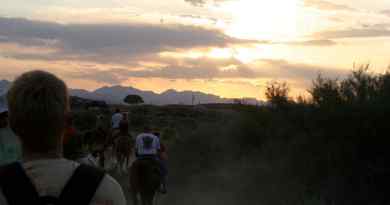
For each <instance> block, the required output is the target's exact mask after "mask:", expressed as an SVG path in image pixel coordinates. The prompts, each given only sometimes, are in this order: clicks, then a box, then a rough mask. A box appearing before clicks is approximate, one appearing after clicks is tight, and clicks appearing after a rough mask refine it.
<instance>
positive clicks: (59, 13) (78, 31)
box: [0, 0, 390, 99]
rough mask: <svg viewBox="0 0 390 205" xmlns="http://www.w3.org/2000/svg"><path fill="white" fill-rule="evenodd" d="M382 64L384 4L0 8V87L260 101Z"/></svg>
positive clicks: (245, 0) (387, 45) (336, 0)
mask: <svg viewBox="0 0 390 205" xmlns="http://www.w3.org/2000/svg"><path fill="white" fill-rule="evenodd" d="M365 63H370V64H371V65H372V72H385V71H386V69H387V67H388V65H389V64H390V1H389V0H272V1H271V0H161V1H158V0H139V1H135V0H82V1H81V0H63V1H57V0H34V1H32V0H2V1H1V6H0V79H8V80H12V79H13V78H15V76H17V75H18V74H21V73H22V72H24V71H27V70H32V69H44V70H48V71H51V72H53V73H55V74H57V75H59V76H60V77H62V78H63V79H64V80H65V81H66V82H67V83H68V85H69V87H71V88H83V89H87V90H93V89H96V88H98V87H101V86H105V85H124V86H133V87H136V88H139V89H144V90H153V91H155V92H162V91H165V90H167V89H171V88H173V89H176V90H197V91H202V92H206V93H212V94H216V95H220V96H223V97H255V98H258V99H262V98H263V91H264V86H265V84H266V82H267V81H270V80H281V81H286V82H288V83H289V84H290V86H291V88H292V92H293V93H292V95H299V94H304V93H305V91H306V90H307V88H308V87H309V86H310V84H311V81H312V79H313V78H315V77H316V76H317V74H318V73H322V74H323V75H325V76H330V77H339V78H342V77H343V76H345V75H347V74H348V72H349V71H350V70H351V69H352V68H353V65H354V64H356V65H359V64H365Z"/></svg>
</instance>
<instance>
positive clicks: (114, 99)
mask: <svg viewBox="0 0 390 205" xmlns="http://www.w3.org/2000/svg"><path fill="white" fill-rule="evenodd" d="M10 84H11V82H9V81H6V80H1V81H0V95H2V94H4V93H5V91H6V90H7V89H8V88H9V86H10ZM69 92H70V95H71V96H76V97H80V98H85V99H90V100H98V101H105V102H106V103H108V104H122V103H123V99H124V98H125V97H126V96H127V95H130V94H132V95H139V96H141V97H142V99H143V100H144V102H145V103H146V104H154V105H167V104H185V105H191V104H210V103H234V102H235V99H231V98H222V97H219V96H217V95H213V94H207V93H202V92H198V91H176V90H173V89H170V90H167V91H165V92H163V93H160V94H159V93H155V92H153V91H144V90H140V89H136V88H133V87H124V86H111V87H108V86H105V87H102V88H99V89H96V90H94V91H87V90H82V89H70V90H69ZM242 100H243V101H244V103H246V104H253V105H256V104H262V103H263V102H261V101H258V100H256V99H254V98H244V99H242Z"/></svg>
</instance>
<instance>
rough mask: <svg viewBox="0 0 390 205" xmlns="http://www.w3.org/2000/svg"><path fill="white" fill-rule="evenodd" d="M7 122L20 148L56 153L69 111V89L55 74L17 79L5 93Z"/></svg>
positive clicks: (35, 151)
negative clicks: (7, 109)
mask: <svg viewBox="0 0 390 205" xmlns="http://www.w3.org/2000/svg"><path fill="white" fill-rule="evenodd" d="M7 98H8V106H9V123H10V127H11V128H12V130H13V131H14V132H15V133H16V134H17V135H18V136H19V137H20V139H21V141H22V145H23V149H24V150H25V151H28V152H32V153H47V152H53V151H58V150H59V149H60V148H61V146H62V144H61V142H62V135H63V133H64V130H65V126H66V117H67V113H68V111H69V97H68V89H67V87H66V85H65V83H64V82H63V81H62V80H60V79H59V78H57V77H56V76H55V75H53V74H51V73H48V72H45V71H31V72H27V73H24V74H22V75H21V76H19V77H18V78H17V79H16V80H15V81H14V82H13V84H12V86H11V88H10V90H9V91H8V95H7Z"/></svg>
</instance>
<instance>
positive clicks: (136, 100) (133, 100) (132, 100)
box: [123, 95, 144, 105]
mask: <svg viewBox="0 0 390 205" xmlns="http://www.w3.org/2000/svg"><path fill="white" fill-rule="evenodd" d="M123 101H124V102H125V103H127V104H130V105H137V104H141V103H144V100H143V99H142V97H141V96H139V95H128V96H126V97H125V99H124V100H123Z"/></svg>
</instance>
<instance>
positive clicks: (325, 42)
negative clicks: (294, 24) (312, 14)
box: [286, 39, 337, 46]
mask: <svg viewBox="0 0 390 205" xmlns="http://www.w3.org/2000/svg"><path fill="white" fill-rule="evenodd" d="M286 44H288V45H293V46H334V45H337V42H335V41H333V40H329V39H322V40H309V41H295V42H294V41H293V42H287V43H286Z"/></svg>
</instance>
